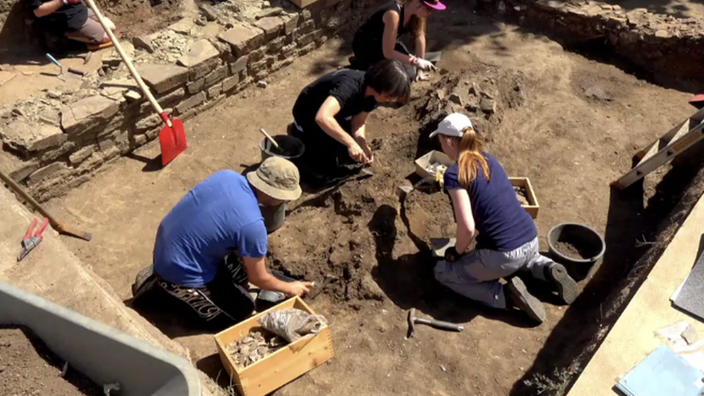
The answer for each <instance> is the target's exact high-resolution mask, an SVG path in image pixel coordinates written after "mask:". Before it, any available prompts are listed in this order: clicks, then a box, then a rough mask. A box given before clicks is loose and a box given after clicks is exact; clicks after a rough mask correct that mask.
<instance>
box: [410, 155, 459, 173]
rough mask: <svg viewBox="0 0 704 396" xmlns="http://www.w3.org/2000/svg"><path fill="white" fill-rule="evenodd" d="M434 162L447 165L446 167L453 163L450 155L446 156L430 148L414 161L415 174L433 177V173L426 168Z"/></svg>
mask: <svg viewBox="0 0 704 396" xmlns="http://www.w3.org/2000/svg"><path fill="white" fill-rule="evenodd" d="M436 162H438V163H441V164H443V165H445V166H447V167H448V168H449V167H451V166H452V165H453V164H454V162H453V161H452V160H451V159H450V157H448V156H447V155H446V154H445V153H443V152H440V151H437V150H432V151H430V152H428V153H426V154H424V155H423V156H422V157H420V158H418V159H417V160H416V161H415V163H416V174H417V175H418V176H420V177H422V178H424V179H425V178H427V177H432V178H434V177H435V175H434V174H431V173H430V172H428V171H427V170H426V168H427V167H428V166H430V165H431V164H434V163H436Z"/></svg>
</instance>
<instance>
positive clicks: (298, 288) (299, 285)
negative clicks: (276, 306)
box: [286, 281, 313, 297]
mask: <svg viewBox="0 0 704 396" xmlns="http://www.w3.org/2000/svg"><path fill="white" fill-rule="evenodd" d="M288 287H289V290H288V292H286V294H288V295H289V296H291V297H293V296H302V295H304V294H306V293H309V292H310V289H311V288H312V287H313V282H305V281H302V282H291V283H289V284H288Z"/></svg>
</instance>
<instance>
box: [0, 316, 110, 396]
mask: <svg viewBox="0 0 704 396" xmlns="http://www.w3.org/2000/svg"><path fill="white" fill-rule="evenodd" d="M63 365H64V362H63V361H62V360H61V359H60V358H58V357H57V356H56V355H55V354H54V353H53V352H52V351H51V350H50V349H49V348H48V347H47V346H46V344H44V342H42V340H41V339H40V338H39V337H37V336H36V335H35V334H34V333H33V332H32V331H31V330H29V329H27V328H20V327H14V328H12V327H0V389H2V394H3V395H17V396H24V395H41V394H44V395H56V396H81V395H89V396H102V395H103V394H104V393H103V392H102V389H100V387H99V386H97V385H96V384H94V383H92V382H91V381H90V380H89V379H88V378H86V377H85V376H83V375H82V374H81V373H79V372H77V371H75V370H71V369H70V368H69V369H68V371H67V373H66V377H65V378H64V377H62V368H63Z"/></svg>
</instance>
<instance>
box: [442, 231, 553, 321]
mask: <svg viewBox="0 0 704 396" xmlns="http://www.w3.org/2000/svg"><path fill="white" fill-rule="evenodd" d="M552 263H553V261H552V260H550V259H549V258H547V257H545V256H543V255H541V254H540V251H539V250H538V238H535V239H533V240H532V241H530V242H528V243H526V244H525V245H523V246H521V247H519V248H518V249H515V250H512V251H510V252H499V251H496V250H486V249H480V250H473V251H471V252H469V253H467V254H466V255H464V256H462V258H460V259H459V260H457V261H456V262H454V263H450V262H447V261H445V260H441V261H440V262H439V263H437V265H436V266H435V279H437V281H438V282H440V283H442V284H443V285H445V286H447V287H449V288H450V289H452V290H454V291H455V292H457V293H459V294H461V295H463V296H465V297H468V298H471V299H472V300H475V301H478V302H480V303H482V304H485V305H488V306H490V307H492V308H500V309H506V297H505V296H504V288H503V285H502V284H501V283H500V282H499V279H500V278H505V277H507V276H510V275H513V274H515V273H516V272H519V271H525V272H528V271H530V272H531V274H532V275H533V277H534V278H537V279H540V280H546V278H545V270H546V267H548V266H549V265H550V264H552Z"/></svg>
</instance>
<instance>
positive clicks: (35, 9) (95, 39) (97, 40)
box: [29, 0, 115, 45]
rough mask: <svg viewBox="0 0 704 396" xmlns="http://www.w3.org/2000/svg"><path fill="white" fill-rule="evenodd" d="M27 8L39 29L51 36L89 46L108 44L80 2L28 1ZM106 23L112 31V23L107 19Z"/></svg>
mask: <svg viewBox="0 0 704 396" xmlns="http://www.w3.org/2000/svg"><path fill="white" fill-rule="evenodd" d="M29 8H30V9H31V10H32V13H34V16H35V17H36V18H37V22H38V24H39V27H40V28H41V29H43V30H45V31H47V32H49V33H51V34H54V35H59V36H66V37H68V38H69V39H71V40H75V41H80V42H83V43H87V44H89V45H97V44H102V43H108V42H110V37H108V35H107V33H105V29H103V26H102V25H101V24H100V22H98V19H97V17H96V16H95V14H94V13H93V10H91V9H89V8H87V7H86V6H84V5H83V4H82V3H81V1H80V0H30V1H29ZM107 22H108V25H110V27H111V30H113V31H114V30H115V25H114V24H113V23H112V21H110V20H109V19H107Z"/></svg>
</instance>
